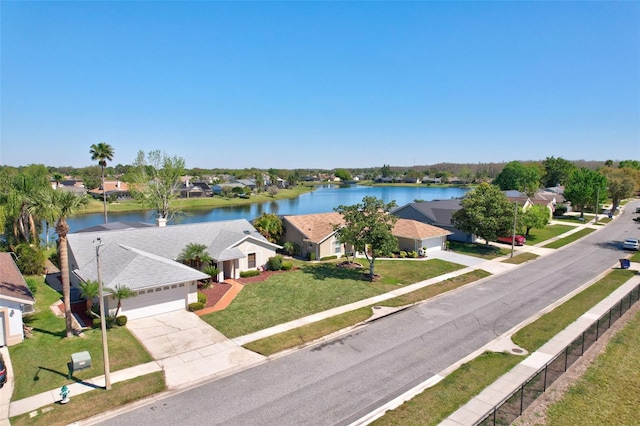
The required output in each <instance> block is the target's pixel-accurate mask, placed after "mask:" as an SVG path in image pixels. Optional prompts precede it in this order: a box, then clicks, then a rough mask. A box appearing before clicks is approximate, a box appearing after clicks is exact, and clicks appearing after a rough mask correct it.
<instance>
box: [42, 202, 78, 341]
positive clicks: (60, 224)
mask: <svg viewBox="0 0 640 426" xmlns="http://www.w3.org/2000/svg"><path fill="white" fill-rule="evenodd" d="M39 198H40V200H39V202H40V203H41V204H42V205H43V207H42V208H43V209H46V210H50V211H51V212H52V214H53V216H54V217H57V222H56V234H58V239H59V242H60V244H59V245H58V259H59V262H60V273H61V279H62V297H63V299H64V315H65V320H66V328H67V337H72V336H73V323H72V321H71V298H70V293H71V286H70V283H69V254H68V251H67V234H68V233H69V225H68V224H67V219H68V218H69V217H70V216H72V215H73V214H74V213H75V212H77V211H78V210H80V209H81V208H82V207H84V205H85V204H87V201H88V200H87V198H86V197H85V196H82V195H76V194H74V193H73V192H69V191H43V192H41V193H40V194H39Z"/></svg>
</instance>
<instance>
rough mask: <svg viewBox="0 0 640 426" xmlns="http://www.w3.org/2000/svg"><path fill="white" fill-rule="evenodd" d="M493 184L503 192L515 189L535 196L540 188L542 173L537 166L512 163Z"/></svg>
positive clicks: (505, 167)
mask: <svg viewBox="0 0 640 426" xmlns="http://www.w3.org/2000/svg"><path fill="white" fill-rule="evenodd" d="M493 183H494V184H496V185H498V186H499V187H500V189H501V190H503V191H507V190H510V189H515V190H518V191H520V192H524V193H525V194H527V195H529V196H533V195H534V194H535V193H536V191H537V190H538V188H539V187H540V171H539V169H538V168H537V167H536V166H533V165H530V166H525V165H524V164H522V163H521V162H519V161H512V162H510V163H507V164H506V165H505V166H504V168H503V169H502V171H501V172H500V173H499V174H498V176H496V178H495V179H494V181H493Z"/></svg>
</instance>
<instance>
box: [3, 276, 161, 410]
mask: <svg viewBox="0 0 640 426" xmlns="http://www.w3.org/2000/svg"><path fill="white" fill-rule="evenodd" d="M29 278H30V279H35V280H36V282H38V289H37V292H36V294H35V298H36V305H35V307H36V309H37V312H35V313H34V314H32V315H28V316H25V323H26V324H27V325H29V326H31V327H33V337H32V338H30V339H25V340H24V342H22V343H20V344H19V345H15V346H11V347H10V348H9V354H10V356H11V364H12V368H13V369H14V372H15V376H16V384H15V389H14V391H13V396H12V400H14V401H15V400H18V399H22V398H25V397H27V396H31V395H35V394H38V393H41V392H45V391H49V390H51V389H56V388H60V387H62V386H63V385H65V384H69V383H73V382H74V380H73V379H72V380H69V379H67V375H68V371H69V370H68V368H67V363H68V362H69V361H70V360H71V354H73V353H75V352H82V351H89V353H90V354H91V362H92V367H91V368H90V369H87V370H83V371H80V372H77V373H75V374H74V378H76V379H78V380H83V379H88V378H91V377H95V376H99V375H102V374H104V364H103V355H102V335H101V333H100V329H96V330H93V329H90V330H87V331H85V332H84V333H83V337H72V338H69V339H68V338H66V337H65V336H66V331H65V320H64V318H58V317H56V316H55V315H54V314H53V312H52V311H51V309H50V308H49V306H50V305H52V304H54V303H56V302H57V301H58V300H59V299H60V294H59V293H58V292H56V291H55V290H53V289H52V288H51V287H49V286H48V285H46V284H45V283H44V282H43V280H42V277H29ZM108 346H109V355H110V356H109V360H110V366H111V371H116V370H120V369H123V368H127V367H131V366H134V365H138V364H142V363H145V362H149V361H152V358H151V356H150V355H149V354H148V353H147V352H146V350H145V349H144V348H143V347H142V346H141V345H140V343H138V341H137V340H136V339H135V338H134V337H133V336H132V335H131V333H129V331H128V330H127V328H126V327H114V328H112V329H110V330H109V331H108Z"/></svg>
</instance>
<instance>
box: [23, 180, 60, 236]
mask: <svg viewBox="0 0 640 426" xmlns="http://www.w3.org/2000/svg"><path fill="white" fill-rule="evenodd" d="M52 191H53V189H51V188H43V189H41V190H40V191H38V192H36V193H35V194H33V196H31V197H29V199H28V203H27V204H28V211H29V213H30V214H31V215H32V216H34V217H35V218H36V219H37V220H42V221H44V224H45V245H46V247H47V249H48V248H49V227H50V226H51V224H52V223H54V222H55V221H56V219H57V216H56V215H57V211H56V208H55V206H54V205H53V204H52V203H51V202H50V194H47V193H51V192H52Z"/></svg>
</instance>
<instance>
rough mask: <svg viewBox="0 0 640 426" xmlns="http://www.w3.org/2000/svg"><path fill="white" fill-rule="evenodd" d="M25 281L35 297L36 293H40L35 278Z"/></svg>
mask: <svg viewBox="0 0 640 426" xmlns="http://www.w3.org/2000/svg"><path fill="white" fill-rule="evenodd" d="M25 281H26V282H27V287H29V291H30V292H31V295H32V296H35V295H36V291H38V282H37V281H36V280H34V279H33V278H27V279H26V280H25Z"/></svg>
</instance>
